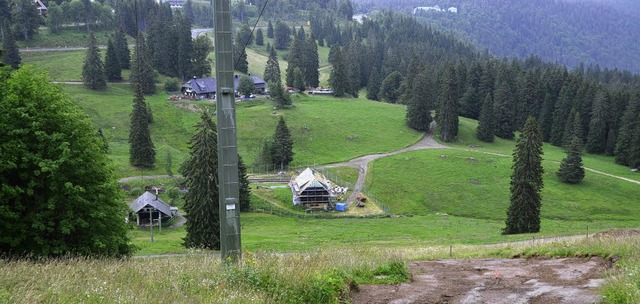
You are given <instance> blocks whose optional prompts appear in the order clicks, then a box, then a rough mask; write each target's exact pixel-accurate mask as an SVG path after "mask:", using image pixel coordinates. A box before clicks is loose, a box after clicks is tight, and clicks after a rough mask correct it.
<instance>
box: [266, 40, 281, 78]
mask: <svg viewBox="0 0 640 304" xmlns="http://www.w3.org/2000/svg"><path fill="white" fill-rule="evenodd" d="M264 81H265V82H266V83H270V82H275V81H278V82H280V81H281V80H280V64H279V63H278V55H277V54H276V49H274V48H271V49H270V50H269V58H268V59H267V65H266V66H265V67H264Z"/></svg>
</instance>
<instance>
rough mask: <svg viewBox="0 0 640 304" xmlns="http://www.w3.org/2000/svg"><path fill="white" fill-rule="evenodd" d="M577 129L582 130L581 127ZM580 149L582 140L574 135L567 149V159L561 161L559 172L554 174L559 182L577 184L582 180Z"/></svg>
mask: <svg viewBox="0 0 640 304" xmlns="http://www.w3.org/2000/svg"><path fill="white" fill-rule="evenodd" d="M579 127H580V128H582V126H579ZM581 147H582V140H581V139H580V138H578V136H575V135H574V136H573V139H572V140H571V143H570V145H569V147H568V151H567V157H565V158H564V159H563V160H562V162H561V163H560V170H558V172H557V173H556V175H557V176H558V178H559V179H560V181H561V182H563V183H568V184H577V183H579V182H581V181H582V179H584V168H583V167H582V156H581V155H580V150H581Z"/></svg>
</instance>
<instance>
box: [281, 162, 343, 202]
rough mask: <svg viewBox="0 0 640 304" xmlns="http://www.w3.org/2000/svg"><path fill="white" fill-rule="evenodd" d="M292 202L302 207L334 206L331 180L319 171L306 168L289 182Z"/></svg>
mask: <svg viewBox="0 0 640 304" xmlns="http://www.w3.org/2000/svg"><path fill="white" fill-rule="evenodd" d="M289 187H290V188H291V193H293V204H294V205H296V206H298V205H300V206H302V207H303V208H304V209H322V210H329V209H332V208H333V207H334V202H335V196H334V194H333V192H332V191H331V182H330V181H329V180H327V179H326V178H325V177H324V176H323V175H322V174H321V173H319V172H317V171H315V170H313V169H311V168H307V169H305V170H304V171H302V173H300V175H298V176H297V177H294V178H293V179H291V182H289Z"/></svg>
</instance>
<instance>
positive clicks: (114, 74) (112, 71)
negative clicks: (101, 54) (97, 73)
mask: <svg viewBox="0 0 640 304" xmlns="http://www.w3.org/2000/svg"><path fill="white" fill-rule="evenodd" d="M104 63H105V67H104V70H105V74H106V76H107V80H108V81H121V80H122V69H121V68H120V59H119V58H118V53H117V52H116V49H115V47H114V45H113V41H111V39H109V41H108V42H107V55H106V58H105V61H104Z"/></svg>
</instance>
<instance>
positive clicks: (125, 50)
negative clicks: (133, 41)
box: [113, 29, 131, 70]
mask: <svg viewBox="0 0 640 304" xmlns="http://www.w3.org/2000/svg"><path fill="white" fill-rule="evenodd" d="M113 46H114V47H115V49H116V52H117V53H118V60H119V61H120V68H121V69H123V70H124V69H129V68H130V67H131V51H129V44H128V43H127V39H126V38H125V35H124V31H123V30H122V29H118V31H116V35H115V37H114V41H113Z"/></svg>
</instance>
